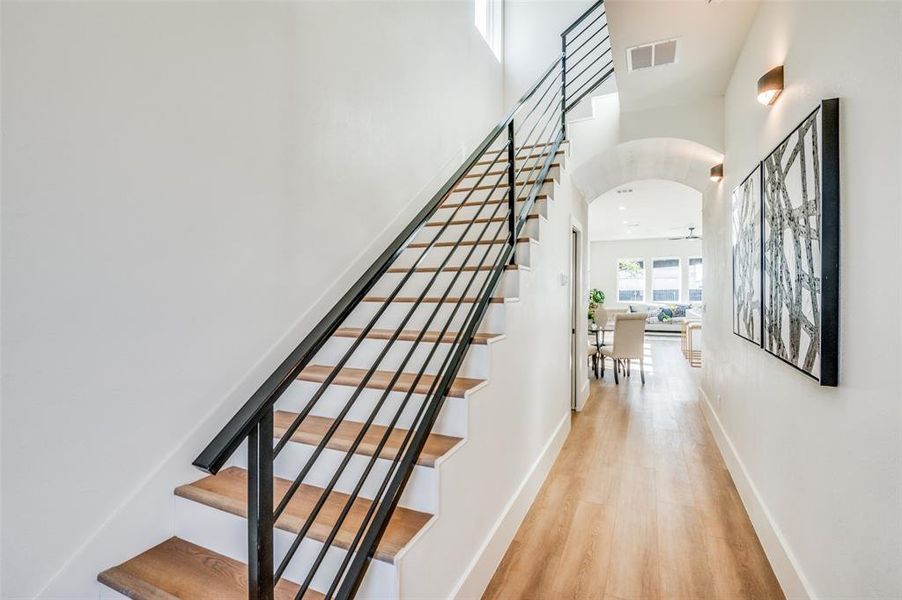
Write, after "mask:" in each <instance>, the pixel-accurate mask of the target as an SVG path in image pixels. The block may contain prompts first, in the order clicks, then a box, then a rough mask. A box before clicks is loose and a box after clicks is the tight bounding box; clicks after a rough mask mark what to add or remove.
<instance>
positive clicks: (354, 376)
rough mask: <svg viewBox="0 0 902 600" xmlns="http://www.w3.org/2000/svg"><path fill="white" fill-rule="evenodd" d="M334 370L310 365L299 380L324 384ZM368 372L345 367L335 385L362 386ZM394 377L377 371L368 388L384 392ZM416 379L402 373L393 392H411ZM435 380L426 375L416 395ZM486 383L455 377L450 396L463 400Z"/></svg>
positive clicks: (419, 383) (337, 377) (335, 380)
mask: <svg viewBox="0 0 902 600" xmlns="http://www.w3.org/2000/svg"><path fill="white" fill-rule="evenodd" d="M332 369H333V367H330V366H326V365H308V366H306V367H304V370H303V371H301V373H300V375H298V379H299V380H300V381H308V382H312V383H322V382H324V381H325V380H326V378H327V377H328V376H329V374H330V373H331V372H332ZM367 371H368V369H355V368H352V367H344V368H343V369H341V370H340V371H339V372H338V375H336V377H335V379H334V380H333V383H334V384H335V385H347V386H355V387H356V386H358V385H360V382H361V381H363V378H364V376H365V375H366V373H367ZM394 375H395V372H394V371H376V372H375V373H373V376H372V377H370V379H369V381H367V383H366V387H367V388H370V389H375V390H384V389H386V388H387V387H388V384H389V382H391V380H392V378H393V377H394ZM415 378H416V374H415V373H401V376H400V377H398V380H397V381H396V382H395V385H394V386H392V391H395V392H408V391H410V386H411V384H413V380H414V379H415ZM434 380H435V375H430V374H428V373H426V374H424V375H423V376H422V377H420V380H419V381H418V382H417V385H416V388H415V389H414V393H416V394H425V393H426V392H428V391H429V388H430V387H432V382H433V381H434ZM484 382H485V380H483V379H473V378H471V377H455V378H454V381H453V382H452V383H451V388H450V389H449V390H448V395H449V396H452V397H454V398H463V397H464V396H466V394H467V392H469V391H470V390H472V389H473V388H475V387H478V386H480V385H482V384H483V383H484Z"/></svg>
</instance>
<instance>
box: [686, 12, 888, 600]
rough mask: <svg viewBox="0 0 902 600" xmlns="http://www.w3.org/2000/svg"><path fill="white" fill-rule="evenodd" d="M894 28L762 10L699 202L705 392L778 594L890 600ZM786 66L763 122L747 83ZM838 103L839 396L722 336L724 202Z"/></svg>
mask: <svg viewBox="0 0 902 600" xmlns="http://www.w3.org/2000/svg"><path fill="white" fill-rule="evenodd" d="M900 32H902V15H900V4H899V3H895V2H893V3H866V2H835V3H834V2H829V3H821V2H817V3H810V2H786V3H777V2H774V3H771V2H766V3H762V4H761V6H760V9H759V11H758V14H757V17H756V20H755V23H754V24H753V26H752V29H751V31H750V34H749V38H748V40H747V42H746V44H745V47H744V49H743V51H742V54H741V57H740V59H739V61H738V63H737V65H736V69H735V72H734V74H733V77H732V80H731V82H730V85H729V88H728V90H727V94H726V109H725V114H726V128H725V129H726V162H725V165H726V167H725V179H724V181H723V183H722V184H721V185H718V186H716V187H714V188H712V189H711V190H709V192H708V193H707V194H706V195H705V204H704V216H705V223H704V228H705V241H704V245H705V260H706V265H705V268H706V269H707V280H708V284H709V285H708V289H707V294H706V297H707V314H706V322H705V334H704V340H705V347H704V362H705V366H704V379H703V390H704V393H705V396H706V397H707V400H708V401H709V402H710V404H711V406H712V407H713V411H714V414H713V415H712V417H713V418H711V419H710V422H711V423H712V425H713V429H715V435H716V436H718V437H719V443H720V445H721V449H722V451H723V452H724V454H725V455H726V457H727V461H728V464H729V466H730V468H731V471H732V473H733V476H734V479H735V480H736V482H737V486H738V487H739V489H740V492H741V494H742V497H743V500H744V502H745V504H746V506H747V507H748V508H749V512H750V514H751V516H752V519H753V522H754V524H755V527H756V529H757V531H758V533H759V536H760V537H761V540H762V543H763V544H764V546H765V549H766V551H767V553H768V557H769V558H770V560H771V563H772V564H773V566H774V569H775V572H776V574H777V576H778V578H779V579H780V582H781V584H782V585H783V587H784V589H785V590H786V592H787V594H788V595H790V596H793V597H804V596H807V595H810V596H812V597H820V598H899V597H902V401H900V398H902V391H900V375H899V374H900V366H902V365H900V358H902V357H900V343H899V340H900V338H902V335H900V334H902V328H900V323H902V321H900V319H898V318H897V317H896V316H895V315H894V312H895V309H894V307H897V306H899V304H900V300H902V297H900V283H899V282H900V277H899V264H898V260H897V257H898V256H899V255H900V250H902V248H900V239H902V235H900V234H902V221H900V205H902V199H900V184H902V180H900V171H902V168H900V167H902V152H900V137H902V135H900V134H902V129H900V126H902V119H900V105H902V91H900V90H902V75H900V56H902V42H900V39H902V36H900ZM778 64H785V69H786V89H785V91H784V92H783V95H782V96H781V97H780V98H779V99H778V100H777V102H776V104H775V105H774V106H773V107H771V108H765V107H763V106H761V105H760V104H758V103H757V102H756V101H755V93H754V90H755V81H756V80H757V78H758V77H760V76H761V74H763V73H764V72H766V71H767V70H768V69H770V68H771V67H773V66H774V65H778ZM831 97H839V98H840V103H841V105H840V120H841V124H840V132H841V133H840V136H841V163H842V181H841V190H842V191H841V195H842V199H841V205H842V208H841V215H842V216H841V236H842V241H841V271H842V272H841V298H840V303H841V316H840V323H841V335H840V383H839V387H838V388H835V389H830V388H820V387H818V385H817V384H816V383H815V382H813V381H811V380H809V379H808V378H806V377H804V376H803V375H800V374H799V373H798V372H796V371H795V370H794V369H792V368H791V367H789V366H787V365H784V364H783V363H781V362H780V361H779V360H777V359H775V358H773V357H771V356H769V355H768V354H766V353H765V352H764V351H763V350H761V349H759V348H756V347H754V346H753V345H751V344H749V343H748V342H746V341H744V340H742V339H740V338H738V337H737V336H734V335H733V334H732V333H731V319H730V310H731V300H730V298H731V296H730V278H731V266H730V265H731V258H730V233H729V232H730V226H729V222H730V221H729V219H730V213H729V207H730V202H729V198H728V193H729V190H731V189H732V188H733V187H735V186H736V185H737V184H738V183H739V182H740V181H741V180H742V178H744V177H745V175H746V174H747V173H748V172H749V171H750V170H751V169H752V168H753V166H754V164H755V163H756V161H758V160H760V159H762V158H763V157H764V156H765V155H766V154H767V153H768V152H769V151H770V150H771V149H772V148H773V147H774V146H775V145H776V144H777V143H778V142H780V141H781V140H782V139H783V137H784V136H785V135H786V134H787V133H788V132H789V131H791V130H792V129H793V128H794V127H795V126H796V125H797V124H798V123H799V122H800V121H801V120H802V118H803V117H804V116H805V115H806V114H808V112H809V111H811V110H812V109H813V108H814V107H816V106H817V105H818V103H819V102H820V100H821V99H823V98H831Z"/></svg>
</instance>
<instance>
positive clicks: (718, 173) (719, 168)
mask: <svg viewBox="0 0 902 600" xmlns="http://www.w3.org/2000/svg"><path fill="white" fill-rule="evenodd" d="M721 179H723V163H720V164H719V165H714V166H713V167H711V181H713V182H715V183H717V182H719V181H720V180H721Z"/></svg>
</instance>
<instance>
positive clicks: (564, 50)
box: [561, 33, 567, 140]
mask: <svg viewBox="0 0 902 600" xmlns="http://www.w3.org/2000/svg"><path fill="white" fill-rule="evenodd" d="M561 131H562V132H563V134H564V139H565V140H566V139H567V34H566V33H562V34H561Z"/></svg>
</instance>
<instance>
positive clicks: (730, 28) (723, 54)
mask: <svg viewBox="0 0 902 600" xmlns="http://www.w3.org/2000/svg"><path fill="white" fill-rule="evenodd" d="M605 7H606V10H607V17H608V26H609V29H610V32H611V42H612V44H613V46H614V69H615V72H616V74H617V88H618V91H619V93H620V105H621V107H622V108H623V110H645V109H648V108H654V107H657V106H673V105H676V104H683V103H685V102H687V101H689V100H691V99H693V98H699V97H705V96H722V95H723V93H724V90H725V89H726V87H727V84H728V83H729V79H730V75H731V73H732V71H733V67H734V65H735V64H736V59H737V58H738V57H739V51H740V50H741V49H742V45H743V43H744V42H745V38H746V35H747V34H748V30H749V27H750V26H751V23H752V19H753V18H754V16H755V11H756V9H757V7H758V3H757V1H742V0H738V1H726V0H713V1H712V2H710V3H708V2H706V0H692V1H682V0H675V1H665V2H647V1H643V0H607V1H606V2H605ZM673 38H677V40H678V41H677V62H676V63H675V64H672V65H665V66H661V67H654V68H651V69H644V70H640V71H634V72H632V73H630V72H628V71H627V59H626V49H627V48H631V47H632V46H637V45H640V44H647V43H650V42H657V41H661V40H667V39H673Z"/></svg>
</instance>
